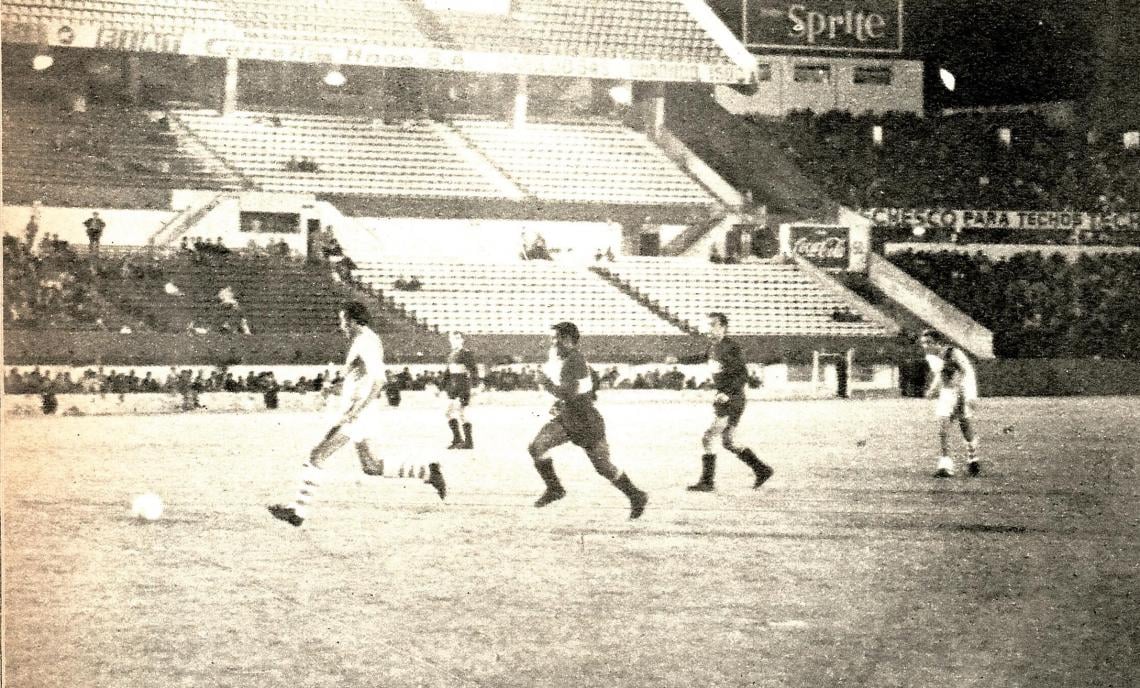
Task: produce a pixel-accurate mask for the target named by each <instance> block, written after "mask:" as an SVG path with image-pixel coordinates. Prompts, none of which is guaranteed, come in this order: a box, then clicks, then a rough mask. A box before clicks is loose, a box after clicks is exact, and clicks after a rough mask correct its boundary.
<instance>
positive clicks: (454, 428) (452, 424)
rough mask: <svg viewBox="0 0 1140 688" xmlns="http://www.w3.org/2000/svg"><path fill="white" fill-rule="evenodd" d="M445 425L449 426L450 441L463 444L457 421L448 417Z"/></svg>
mask: <svg viewBox="0 0 1140 688" xmlns="http://www.w3.org/2000/svg"><path fill="white" fill-rule="evenodd" d="M447 427H449V428H451V441H452V442H454V443H455V444H463V436H462V435H460V434H459V421H457V420H455V419H454V418H449V419H448V420H447Z"/></svg>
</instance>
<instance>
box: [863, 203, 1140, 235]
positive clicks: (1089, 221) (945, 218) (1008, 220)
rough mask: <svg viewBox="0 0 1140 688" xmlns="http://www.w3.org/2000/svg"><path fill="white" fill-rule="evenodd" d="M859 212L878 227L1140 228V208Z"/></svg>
mask: <svg viewBox="0 0 1140 688" xmlns="http://www.w3.org/2000/svg"><path fill="white" fill-rule="evenodd" d="M859 214H861V215H862V216H863V217H866V218H867V219H869V220H870V221H871V223H872V224H873V225H875V226H878V227H928V228H939V229H954V230H961V229H1013V230H1057V231H1058V232H1067V233H1071V232H1073V231H1074V230H1103V231H1112V230H1140V212H1120V213H1082V212H1077V211H1054V210H955V209H951V208H861V209H860V210H859Z"/></svg>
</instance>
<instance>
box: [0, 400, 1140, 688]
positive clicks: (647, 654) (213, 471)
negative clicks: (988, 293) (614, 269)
mask: <svg viewBox="0 0 1140 688" xmlns="http://www.w3.org/2000/svg"><path fill="white" fill-rule="evenodd" d="M476 404H477V405H476V407H475V408H473V410H472V414H471V415H472V418H473V421H474V422H475V441H476V450H475V451H473V452H448V451H444V450H443V447H445V446H446V445H447V443H448V442H449V440H450V436H449V433H448V430H447V428H446V425H445V422H444V420H443V413H442V409H439V410H432V411H428V410H425V409H414V408H401V409H392V410H390V411H389V412H388V413H387V414H386V421H387V426H386V428H385V430H384V433H383V435H384V437H383V441H382V450H383V456H384V458H385V460H386V463H387V465H388V468H389V470H391V469H392V468H393V467H397V466H399V464H400V463H407V464H416V465H421V464H424V463H427V462H428V461H430V460H436V459H443V460H444V471H445V474H446V475H447V478H448V482H449V490H450V493H449V496H448V499H447V501H446V502H444V503H441V502H440V501H439V500H438V499H437V498H436V496H435V494H434V492H433V491H432V490H431V488H429V487H428V486H426V485H423V484H422V483H421V482H420V481H418V480H408V479H388V478H368V477H365V476H363V475H362V474H361V473H360V471H359V468H358V467H357V464H356V459H355V456H354V455H353V453H352V451H351V450H347V451H345V452H344V453H342V454H341V455H338V456H337V457H334V459H333V460H332V461H331V463H330V466H329V468H330V470H329V474H330V475H329V479H328V480H327V481H326V485H325V486H324V488H323V490H322V492H321V493H320V495H319V497H318V501H317V503H316V505H315V507H314V509H313V513H312V514H311V516H310V519H309V520H308V521H307V522H306V523H305V526H304V527H303V528H301V529H294V528H291V527H289V526H287V525H285V524H283V523H280V522H277V521H274V520H273V519H271V518H270V516H269V514H268V513H267V512H266V511H265V505H266V504H268V503H271V502H275V501H285V500H287V499H289V498H290V497H291V496H292V493H293V491H294V489H295V480H296V475H297V469H298V467H299V466H300V464H301V462H302V460H303V459H304V456H305V454H306V452H307V451H308V449H309V447H310V446H311V445H312V444H313V443H314V442H316V440H317V439H319V437H320V435H321V434H322V433H323V432H324V430H325V429H326V421H325V419H323V418H321V417H319V416H317V415H306V414H279V413H269V412H266V413H259V414H252V415H243V416H237V415H218V414H201V415H198V414H191V415H184V416H154V417H133V418H121V417H99V418H96V417H87V418H11V419H8V420H7V421H6V422H5V428H4V438H3V445H4V446H3V448H4V460H3V476H2V477H3V506H4V532H3V546H4V551H3V555H4V556H3V573H4V589H5V590H4V592H5V598H4V608H3V616H4V624H5V637H4V669H5V685H10V686H13V687H14V688H23V687H26V686H69V685H79V686H130V687H135V686H174V685H185V686H200V685H212V686H396V687H399V686H495V687H499V686H519V687H523V686H527V687H529V686H567V687H571V686H574V687H577V686H855V687H860V688H863V687H866V688H872V687H874V688H879V687H881V686H947V687H951V686H952V687H953V688H962V687H964V686H987V687H989V686H1034V687H1042V686H1057V687H1058V688H1060V687H1062V686H1065V687H1069V686H1121V687H1124V686H1133V685H1136V683H1135V682H1136V681H1137V676H1140V662H1138V660H1137V657H1138V656H1140V631H1138V629H1140V605H1138V602H1140V600H1138V596H1140V593H1138V591H1140V537H1138V536H1140V487H1138V485H1140V484H1138V482H1137V477H1138V476H1137V463H1136V462H1137V447H1138V446H1140V430H1138V429H1137V424H1136V422H1135V419H1136V417H1138V416H1140V401H1136V400H1132V399H1059V400H1016V399H1015V400H998V399H990V400H983V402H982V403H981V408H980V423H979V425H980V429H981V434H982V438H983V440H982V456H983V461H984V464H983V465H984V469H983V470H984V472H983V475H982V477H980V478H975V479H970V478H966V477H964V476H960V477H956V478H954V479H952V480H946V481H937V480H934V479H932V478H931V477H930V474H931V472H932V470H933V468H934V456H935V454H936V449H937V444H936V439H937V438H936V437H935V435H934V431H935V427H934V422H933V419H932V418H931V417H930V407H929V405H928V402H922V401H914V400H885V401H866V402H839V401H835V402H779V403H758V402H753V403H751V404H750V406H749V409H748V412H747V414H746V415H745V419H744V422H743V425H742V429H741V432H740V433H739V435H738V439H739V441H740V442H741V443H742V444H746V445H751V446H752V447H753V448H754V449H755V450H756V452H757V454H759V455H760V456H761V457H762V458H764V459H765V460H767V461H768V462H769V463H771V464H772V465H773V466H774V467H775V469H776V475H775V477H774V478H772V480H771V481H769V483H768V484H767V485H766V486H765V487H764V488H762V489H761V490H758V491H753V490H751V489H749V488H750V485H751V479H750V475H749V473H748V471H747V469H746V468H745V467H744V466H743V465H741V464H740V463H739V462H738V461H736V460H735V459H734V458H733V457H731V456H728V455H727V454H726V453H725V452H721V460H720V464H719V466H718V475H717V483H718V491H717V492H716V493H714V494H692V493H688V492H686V491H685V490H684V486H685V485H686V484H688V483H691V482H693V481H694V480H695V479H696V477H697V475H698V473H699V463H700V462H699V455H700V447H699V435H700V432H701V431H702V429H703V426H704V425H705V423H706V422H707V420H708V418H709V413H710V411H709V408H708V406H707V405H695V404H688V403H675V404H674V403H636V402H632V401H625V400H623V397H622V395H621V394H620V393H611V394H607V395H604V397H603V401H602V403H601V404H600V406H601V408H602V410H603V413H604V415H605V416H606V418H607V422H608V424H609V427H610V438H611V446H612V448H613V455H614V458H615V462H616V463H617V464H618V465H619V466H620V467H623V468H625V469H627V470H628V472H629V473H630V475H631V476H632V477H633V478H634V480H635V482H637V483H638V484H639V485H640V486H641V487H642V488H643V489H647V490H648V491H649V492H650V493H651V501H650V503H649V507H648V509H647V511H646V513H645V516H643V517H642V519H641V520H640V521H636V522H630V521H628V520H627V518H626V517H627V512H628V505H627V502H626V501H625V499H624V497H622V496H621V494H620V493H619V492H618V491H617V490H616V489H614V488H613V487H612V486H610V485H609V484H608V483H607V482H605V481H604V480H603V479H602V478H600V477H599V476H597V475H595V474H594V473H593V471H592V469H591V468H590V466H589V463H588V462H587V460H586V459H585V457H584V456H583V455H582V454H581V453H580V452H579V451H578V450H576V449H574V448H563V449H560V450H559V451H557V452H556V453H555V455H554V456H555V459H556V466H557V467H558V470H559V472H560V474H561V476H562V477H563V482H564V483H565V485H566V487H567V490H568V492H569V495H568V496H567V498H566V499H564V500H562V501H561V502H558V503H556V504H554V505H552V506H550V507H548V508H546V509H542V510H537V509H534V508H533V507H532V506H531V503H532V502H533V500H534V498H535V497H537V496H538V494H539V493H540V492H541V488H542V485H541V481H540V479H539V478H538V476H537V475H536V474H535V472H534V470H533V468H532V467H531V465H530V461H529V458H528V457H527V455H526V451H525V447H526V444H527V442H528V441H529V439H530V437H531V435H532V434H533V432H534V431H535V430H536V429H537V428H538V426H539V425H540V424H541V423H542V421H543V420H544V414H536V413H534V412H533V411H532V410H531V409H528V408H518V407H516V408H507V407H492V406H478V400H477V401H476ZM543 410H545V409H543ZM959 458H960V457H959ZM148 491H154V492H156V493H158V494H159V495H161V496H162V498H163V500H164V501H165V506H166V512H165V514H164V516H163V518H162V519H161V520H159V521H157V522H154V523H144V522H139V521H135V520H134V519H132V518H131V517H130V513H129V507H130V501H131V498H132V496H134V495H136V494H140V493H143V492H148Z"/></svg>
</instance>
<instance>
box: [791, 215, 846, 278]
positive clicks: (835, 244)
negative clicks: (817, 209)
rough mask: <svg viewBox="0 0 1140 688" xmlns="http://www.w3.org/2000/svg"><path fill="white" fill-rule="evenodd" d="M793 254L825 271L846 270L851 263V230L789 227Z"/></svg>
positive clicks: (840, 227) (814, 226) (828, 226)
mask: <svg viewBox="0 0 1140 688" xmlns="http://www.w3.org/2000/svg"><path fill="white" fill-rule="evenodd" d="M789 231H790V234H789V236H788V241H789V244H790V248H791V250H792V252H793V253H795V254H796V255H798V256H800V257H801V258H806V259H807V260H809V261H811V262H812V264H814V265H815V266H816V267H820V268H824V269H826V270H846V269H847V267H848V264H849V263H850V261H851V255H850V245H849V242H850V238H851V230H850V228H848V227H843V226H840V225H791V227H790V228H789Z"/></svg>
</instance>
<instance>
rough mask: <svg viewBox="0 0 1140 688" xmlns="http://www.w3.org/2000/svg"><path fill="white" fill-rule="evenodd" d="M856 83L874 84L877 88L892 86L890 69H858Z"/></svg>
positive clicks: (856, 69) (856, 70)
mask: <svg viewBox="0 0 1140 688" xmlns="http://www.w3.org/2000/svg"><path fill="white" fill-rule="evenodd" d="M855 83H857V84H873V85H875V86H890V85H891V68H890V67H856V68H855Z"/></svg>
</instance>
